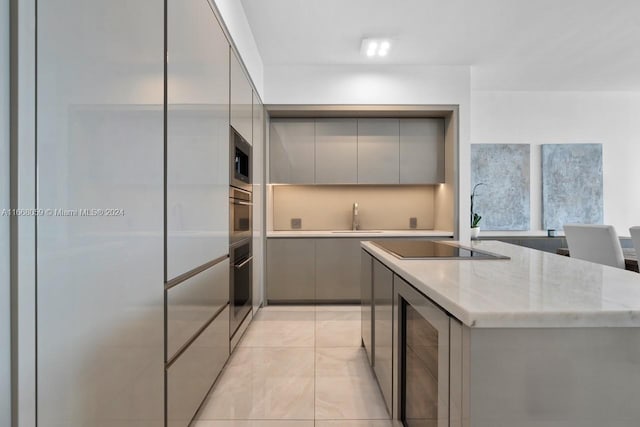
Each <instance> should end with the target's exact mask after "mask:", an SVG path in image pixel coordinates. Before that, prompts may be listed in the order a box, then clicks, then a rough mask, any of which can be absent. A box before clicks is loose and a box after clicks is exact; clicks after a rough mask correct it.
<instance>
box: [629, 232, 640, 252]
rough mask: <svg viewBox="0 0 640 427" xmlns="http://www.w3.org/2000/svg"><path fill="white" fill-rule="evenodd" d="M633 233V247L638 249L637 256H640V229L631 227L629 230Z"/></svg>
mask: <svg viewBox="0 0 640 427" xmlns="http://www.w3.org/2000/svg"><path fill="white" fill-rule="evenodd" d="M629 233H631V240H633V247H634V248H635V249H636V255H640V227H638V226H636V227H631V228H630V229H629Z"/></svg>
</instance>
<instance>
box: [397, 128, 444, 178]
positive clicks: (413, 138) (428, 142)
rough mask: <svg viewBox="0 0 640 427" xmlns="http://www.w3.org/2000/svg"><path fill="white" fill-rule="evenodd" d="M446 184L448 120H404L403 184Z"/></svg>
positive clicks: (401, 167)
mask: <svg viewBox="0 0 640 427" xmlns="http://www.w3.org/2000/svg"><path fill="white" fill-rule="evenodd" d="M440 182H444V119H401V120H400V184H436V183H440Z"/></svg>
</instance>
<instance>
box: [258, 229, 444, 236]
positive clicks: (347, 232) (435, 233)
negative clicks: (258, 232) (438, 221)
mask: <svg viewBox="0 0 640 427" xmlns="http://www.w3.org/2000/svg"><path fill="white" fill-rule="evenodd" d="M267 237H306V238H309V237H311V238H313V237H331V238H337V237H363V238H375V237H385V238H386V237H453V232H452V231H442V230H357V231H352V230H287V231H269V232H267Z"/></svg>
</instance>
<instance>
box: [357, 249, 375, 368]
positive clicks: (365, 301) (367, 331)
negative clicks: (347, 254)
mask: <svg viewBox="0 0 640 427" xmlns="http://www.w3.org/2000/svg"><path fill="white" fill-rule="evenodd" d="M360 258H361V260H360V299H361V303H360V304H361V306H360V307H361V322H362V328H361V330H362V331H361V333H362V346H363V347H364V349H365V351H366V352H367V357H368V358H369V363H370V364H371V365H373V354H372V351H373V336H372V334H373V324H372V322H373V313H372V310H371V309H372V304H373V282H372V269H373V257H372V256H371V255H369V253H368V252H367V251H365V250H361V254H360Z"/></svg>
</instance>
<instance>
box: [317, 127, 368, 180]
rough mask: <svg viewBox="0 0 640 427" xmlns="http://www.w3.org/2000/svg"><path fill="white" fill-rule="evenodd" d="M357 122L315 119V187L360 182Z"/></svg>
mask: <svg viewBox="0 0 640 427" xmlns="http://www.w3.org/2000/svg"><path fill="white" fill-rule="evenodd" d="M357 133H358V122H357V120H356V119H316V180H315V182H316V184H357V183H358V135H357Z"/></svg>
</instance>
